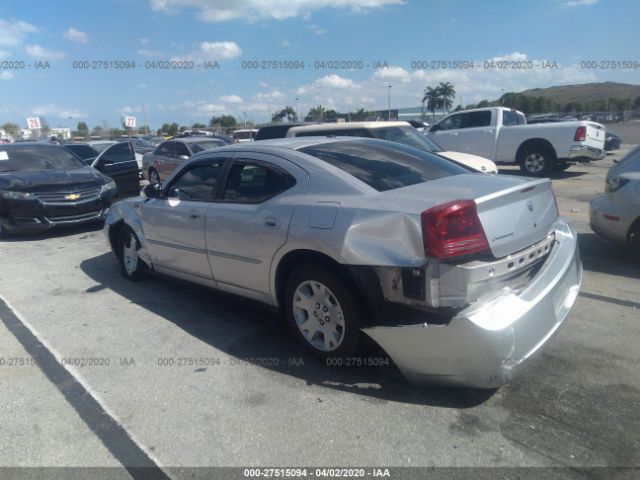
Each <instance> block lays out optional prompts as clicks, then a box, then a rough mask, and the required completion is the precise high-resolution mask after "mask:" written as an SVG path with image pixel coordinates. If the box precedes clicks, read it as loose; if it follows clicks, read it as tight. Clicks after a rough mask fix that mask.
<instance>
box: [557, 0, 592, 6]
mask: <svg viewBox="0 0 640 480" xmlns="http://www.w3.org/2000/svg"><path fill="white" fill-rule="evenodd" d="M599 1H600V0H568V1H567V2H564V3H563V5H564V6H565V7H582V6H586V5H595V4H596V3H598V2H599Z"/></svg>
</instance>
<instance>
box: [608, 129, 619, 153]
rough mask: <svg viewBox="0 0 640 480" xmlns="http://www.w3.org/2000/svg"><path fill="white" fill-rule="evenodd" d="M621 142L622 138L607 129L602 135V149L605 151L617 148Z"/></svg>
mask: <svg viewBox="0 0 640 480" xmlns="http://www.w3.org/2000/svg"><path fill="white" fill-rule="evenodd" d="M621 144H622V139H621V138H620V137H619V136H618V135H617V134H616V133H613V132H612V131H610V130H607V133H605V136H604V149H605V150H606V151H607V152H610V151H611V150H618V149H619V148H620V145H621Z"/></svg>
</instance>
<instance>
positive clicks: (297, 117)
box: [296, 98, 300, 122]
mask: <svg viewBox="0 0 640 480" xmlns="http://www.w3.org/2000/svg"><path fill="white" fill-rule="evenodd" d="M298 100H300V99H299V98H296V121H297V122H299V121H300V117H299V116H298Z"/></svg>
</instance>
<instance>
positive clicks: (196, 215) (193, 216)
mask: <svg viewBox="0 0 640 480" xmlns="http://www.w3.org/2000/svg"><path fill="white" fill-rule="evenodd" d="M189 218H193V219H194V220H195V219H198V218H200V214H199V213H196V212H191V213H190V214H189Z"/></svg>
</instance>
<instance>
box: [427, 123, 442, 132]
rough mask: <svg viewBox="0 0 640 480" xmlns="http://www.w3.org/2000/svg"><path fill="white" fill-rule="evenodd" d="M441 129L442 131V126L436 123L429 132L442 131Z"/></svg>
mask: <svg viewBox="0 0 640 480" xmlns="http://www.w3.org/2000/svg"><path fill="white" fill-rule="evenodd" d="M441 129H442V128H441V127H440V125H439V124H437V123H436V124H435V125H433V126H432V127H431V128H430V129H429V131H430V132H437V131H438V130H441Z"/></svg>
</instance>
